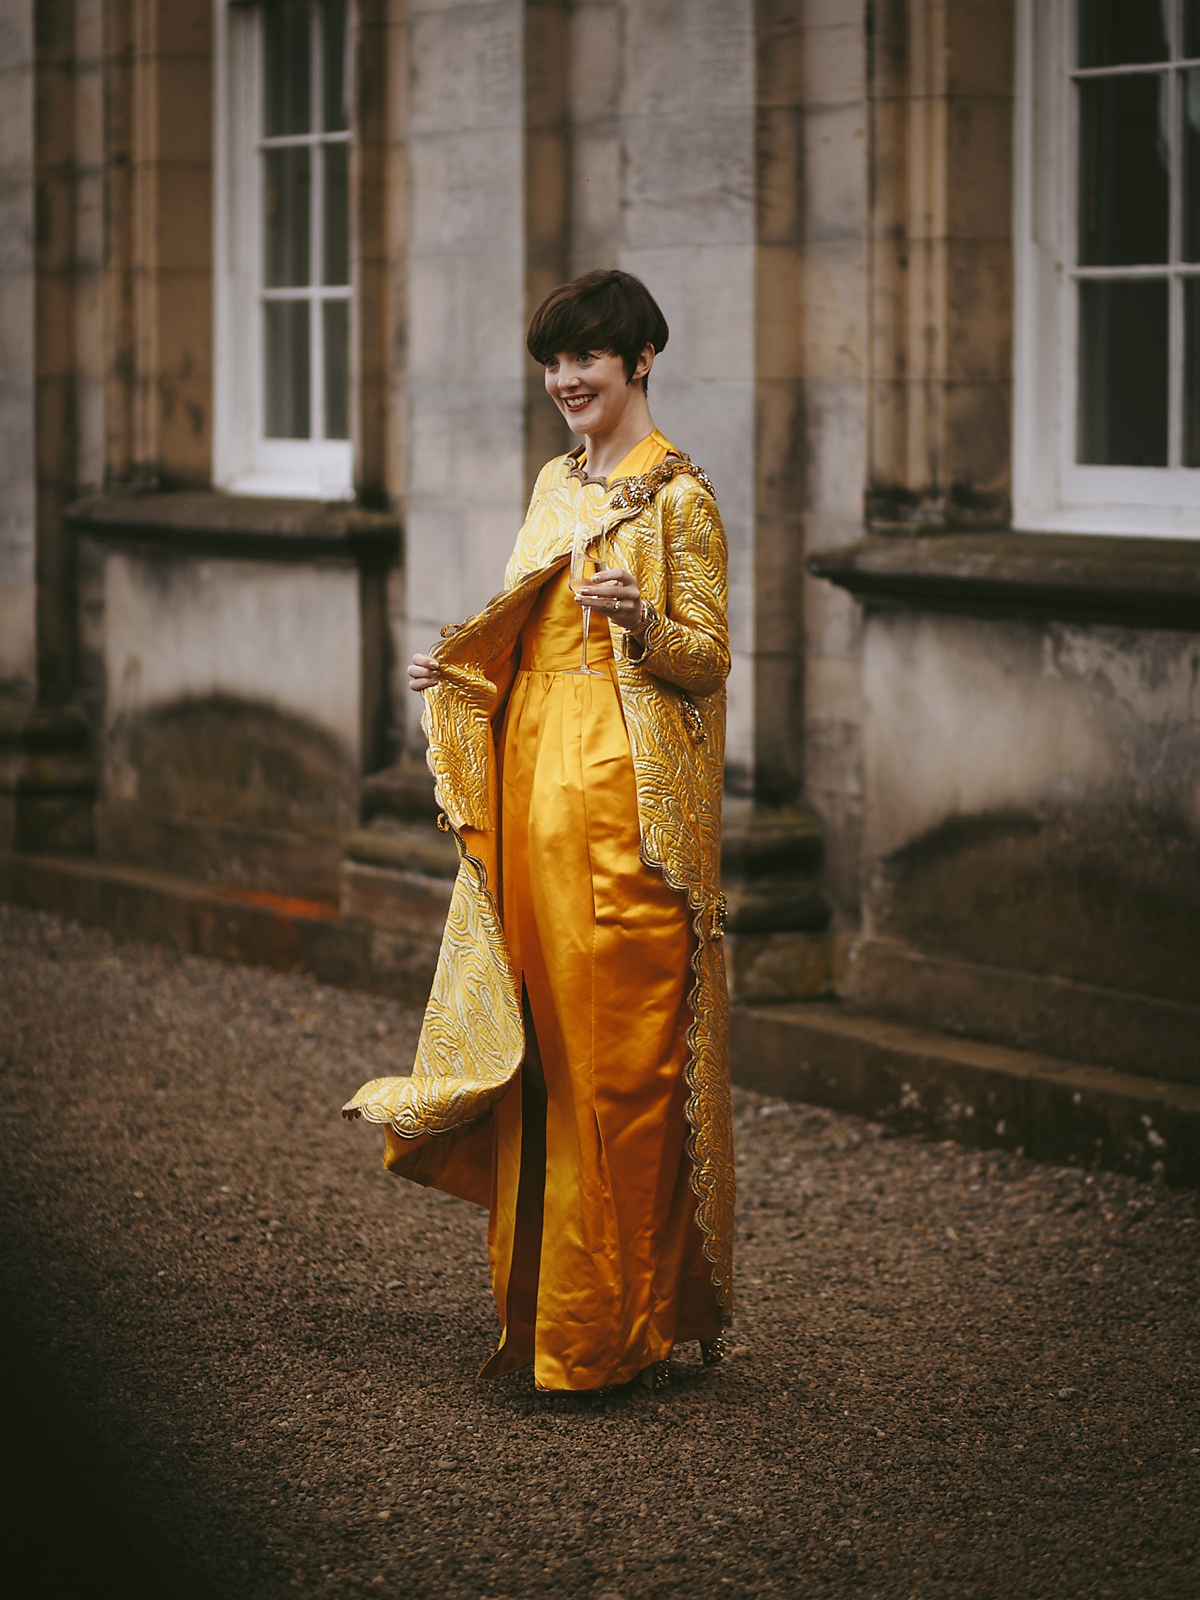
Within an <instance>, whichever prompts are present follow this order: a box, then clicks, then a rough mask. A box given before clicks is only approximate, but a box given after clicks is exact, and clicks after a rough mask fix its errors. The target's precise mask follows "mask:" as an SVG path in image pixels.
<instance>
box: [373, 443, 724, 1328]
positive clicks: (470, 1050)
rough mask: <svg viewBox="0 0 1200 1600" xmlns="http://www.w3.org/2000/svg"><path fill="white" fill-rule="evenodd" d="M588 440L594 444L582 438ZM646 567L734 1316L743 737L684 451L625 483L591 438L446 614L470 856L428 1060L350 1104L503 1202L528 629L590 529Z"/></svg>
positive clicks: (640, 727) (651, 792)
mask: <svg viewBox="0 0 1200 1600" xmlns="http://www.w3.org/2000/svg"><path fill="white" fill-rule="evenodd" d="M576 454H578V452H576ZM580 525H582V526H584V527H586V528H587V529H589V531H591V532H593V534H594V535H597V536H599V535H603V536H605V538H606V540H607V547H606V550H605V556H606V559H607V560H608V561H609V562H610V564H613V565H619V566H623V567H625V568H626V569H627V570H629V571H630V572H632V574H633V576H634V577H635V578H636V580H637V584H638V588H639V590H640V592H641V594H642V596H643V598H644V599H645V600H646V601H647V602H648V604H649V606H650V607H651V608H652V610H653V613H654V616H653V620H652V621H651V623H650V625H649V627H648V628H647V629H646V630H645V636H644V644H641V645H639V643H638V642H637V641H636V640H635V639H633V638H632V637H631V636H629V635H627V634H625V633H624V632H623V630H621V629H620V628H619V627H617V626H616V624H615V623H610V627H611V628H612V634H613V653H614V656H615V658H616V669H617V681H618V686H619V689H620V695H621V705H622V710H623V713H624V717H625V723H626V727H627V729H628V732H629V743H630V748H631V751H632V756H633V769H634V778H635V782H636V787H637V804H638V822H639V827H640V833H641V855H642V859H643V861H644V862H645V863H646V865H647V866H649V867H651V868H653V869H656V870H658V871H660V872H661V873H662V875H663V877H664V879H665V880H666V882H667V883H668V884H669V885H670V886H671V887H672V888H674V889H676V890H678V891H679V892H680V893H681V894H684V895H686V897H687V901H688V905H689V907H690V908H691V911H692V926H693V929H694V932H695V936H696V947H695V952H694V955H693V958H692V968H693V972H694V974H695V980H694V983H693V985H692V989H691V992H690V995H689V1001H690V1006H691V1010H692V1016H693V1020H692V1024H691V1028H690V1031H689V1034H688V1046H689V1056H688V1062H687V1066H686V1069H685V1070H686V1074H687V1082H688V1087H689V1090H690V1095H689V1098H688V1103H687V1119H688V1124H689V1140H688V1153H689V1156H690V1159H691V1164H692V1188H693V1191H694V1193H695V1196H696V1219H697V1222H698V1224H699V1227H700V1229H701V1232H702V1234H703V1236H704V1251H705V1256H706V1258H707V1259H708V1261H709V1262H710V1264H711V1267H712V1275H713V1282H714V1285H715V1287H716V1289H717V1291H718V1294H719V1297H720V1301H721V1305H722V1307H723V1310H724V1313H725V1315H726V1317H727V1318H728V1315H729V1313H730V1312H731V1310H732V1287H733V1272H732V1259H733V1210H734V1176H733V1140H732V1122H731V1115H730V1104H729V1067H728V1009H729V1006H728V995H727V990H726V982H725V966H724V959H723V952H722V949H721V945H720V940H721V935H722V921H723V917H724V909H725V903H724V898H723V896H722V894H721V890H720V870H721V783H722V769H723V761H724V742H725V679H726V676H727V674H728V671H729V645H728V631H727V626H726V616H725V613H726V595H727V577H726V552H725V533H724V529H723V527H722V525H721V518H720V514H719V512H718V510H717V506H716V501H715V499H714V497H713V493H712V486H711V484H710V483H709V481H708V478H707V477H706V476H705V474H704V473H703V472H701V471H700V469H699V468H697V467H695V466H694V465H693V464H692V463H691V462H690V461H688V460H687V459H686V458H683V457H678V456H675V457H669V458H668V459H667V460H666V461H664V462H663V463H662V465H661V466H658V467H655V468H653V469H651V470H650V471H649V472H647V473H644V474H642V475H640V476H638V477H632V478H625V479H622V480H619V481H618V482H617V483H616V484H615V485H614V486H613V487H612V488H609V487H608V486H607V485H606V484H605V483H604V482H603V481H601V480H589V479H588V478H587V477H586V476H585V474H584V472H583V471H582V469H581V468H580V466H579V465H578V462H577V460H576V459H575V455H570V456H565V457H559V458H556V459H555V460H553V461H551V462H549V463H548V464H547V466H546V467H544V468H543V470H542V472H541V474H540V476H539V478H538V481H537V485H536V487H535V489H534V493H533V498H532V500H531V501H530V506H529V514H528V516H527V517H526V520H525V524H524V527H523V528H522V530H521V533H520V535H519V537H518V539H517V544H516V548H515V550H514V551H513V555H512V558H511V559H510V561H509V564H508V569H507V571H506V573H505V586H504V589H503V591H502V592H501V593H500V594H498V595H497V596H496V597H495V598H494V599H493V600H491V601H489V603H488V604H487V605H486V606H485V607H484V609H483V610H482V611H481V612H480V613H479V614H478V615H477V616H475V617H471V618H469V619H468V620H467V621H466V622H464V623H462V624H461V625H459V626H458V627H452V628H446V629H443V639H442V641H441V643H440V644H439V645H437V646H436V647H435V649H434V652H433V653H434V655H435V657H436V659H437V662H438V666H439V668H440V677H439V681H438V683H437V684H436V685H435V686H434V687H433V688H432V689H429V690H427V691H426V694H425V715H424V718H423V724H422V725H423V727H424V729H425V732H426V734H427V736H428V739H429V756H428V759H429V765H430V767H431V769H432V771H433V775H434V779H435V781H436V786H437V797H438V804H439V805H440V806H441V808H442V810H443V812H444V813H445V818H446V825H447V826H448V827H450V828H451V829H452V831H453V832H454V835H455V838H456V840H457V842H458V847H459V854H460V864H459V871H458V877H457V879H456V882H455V886H454V892H453V896H452V899H451V904H450V910H449V914H448V917H447V921H446V930H445V934H444V936H443V940H442V948H441V954H440V957H439V961H438V967H437V973H436V976H435V978H434V983H433V989H432V992H431V994H430V998H429V1005H428V1008H427V1010H426V1014H425V1023H424V1027H423V1029H422V1032H421V1038H420V1043H419V1045H418V1047H417V1057H416V1061H415V1063H414V1066H413V1070H412V1075H411V1077H407V1078H378V1079H375V1080H373V1081H372V1082H371V1083H368V1084H366V1085H365V1086H364V1087H363V1088H362V1089H361V1090H360V1091H359V1092H358V1094H357V1095H355V1096H354V1098H353V1099H352V1100H351V1101H350V1102H349V1103H348V1104H347V1106H346V1107H345V1113H346V1115H347V1116H351V1117H354V1116H362V1117H365V1118H366V1119H367V1120H369V1121H371V1122H376V1123H381V1124H383V1125H384V1126H385V1129H386V1130H387V1131H388V1153H387V1155H386V1156H385V1161H386V1164H387V1165H388V1166H389V1167H390V1168H391V1169H392V1170H394V1171H397V1172H399V1173H400V1174H402V1175H403V1176H407V1177H411V1178H414V1179H415V1180H416V1181H418V1182H422V1183H427V1184H431V1185H433V1186H434V1187H440V1188H443V1189H446V1190H447V1191H449V1192H451V1193H455V1194H459V1195H462V1196H463V1197H465V1198H469V1199H474V1200H477V1201H479V1202H480V1203H482V1204H484V1205H487V1204H488V1203H489V1200H490V1198H491V1183H492V1171H491V1164H490V1159H489V1157H490V1149H491V1134H490V1122H491V1119H490V1116H489V1112H490V1111H491V1109H492V1107H493V1106H494V1105H495V1104H496V1102H497V1101H498V1100H499V1098H500V1097H501V1096H503V1095H504V1094H505V1093H506V1092H507V1091H508V1089H509V1087H510V1086H511V1084H512V1082H513V1079H514V1077H515V1075H516V1074H517V1073H518V1071H519V1070H520V1067H521V1063H522V1060H523V1059H524V1052H525V1039H524V1029H523V1024H522V1016H521V1001H520V996H519V995H518V994H517V992H516V987H515V983H514V979H513V975H512V970H511V966H510V963H509V958H508V951H507V948H506V945H505V938H504V930H503V926H502V923H501V917H500V910H499V905H498V900H497V897H496V894H495V892H494V885H495V884H496V879H497V864H498V860H499V842H498V829H499V820H500V819H499V792H498V791H499V785H498V775H497V738H498V735H499V731H500V725H501V722H502V718H503V708H504V702H505V699H506V696H507V692H508V688H509V686H510V685H511V682H512V677H513V673H514V671H515V664H516V663H515V652H516V647H517V643H518V640H519V636H520V633H521V629H522V627H523V625H524V623H525V621H526V618H527V617H528V615H529V613H530V610H531V609H532V606H533V603H534V601H535V599H536V596H537V594H538V591H539V590H540V589H541V587H542V585H543V584H544V583H545V582H546V581H547V579H548V578H549V577H551V576H552V575H554V574H555V573H557V572H559V571H561V569H562V567H563V566H564V564H565V563H566V562H567V560H568V559H569V556H570V549H571V544H572V541H573V539H574V536H575V532H576V529H577V527H579V526H580Z"/></svg>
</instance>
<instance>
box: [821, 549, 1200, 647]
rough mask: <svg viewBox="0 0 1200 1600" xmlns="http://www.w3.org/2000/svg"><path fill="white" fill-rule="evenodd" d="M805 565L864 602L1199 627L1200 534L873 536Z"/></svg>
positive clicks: (1135, 624)
mask: <svg viewBox="0 0 1200 1600" xmlns="http://www.w3.org/2000/svg"><path fill="white" fill-rule="evenodd" d="M806 565H807V567H808V570H809V572H811V573H812V574H813V575H814V576H815V577H818V578H826V579H828V581H829V582H830V583H836V584H838V585H839V586H840V587H841V588H843V589H848V590H849V591H850V593H851V594H853V595H854V596H855V598H856V599H858V600H860V601H862V602H863V603H864V604H866V605H876V606H904V607H909V608H912V609H915V610H938V611H957V612H965V613H973V614H977V615H990V616H1022V615H1024V616H1039V617H1055V618H1058V619H1060V620H1066V621H1071V620H1074V621H1080V622H1111V623H1117V624H1122V625H1125V626H1134V627H1150V628H1181V629H1186V630H1193V629H1200V539H1195V540H1194V539H1140V538H1115V537H1114V538H1110V537H1108V536H1102V535H1093V534H1055V533H988V534H932V535H931V534H922V535H917V536H915V537H908V538H905V537H901V536H889V537H878V536H876V537H870V536H869V537H867V538H865V539H862V540H860V541H859V542H858V543H857V544H852V545H847V546H844V547H842V548H841V549H834V550H821V551H819V552H818V553H816V554H815V555H812V556H810V557H809V559H808V561H807V563H806Z"/></svg>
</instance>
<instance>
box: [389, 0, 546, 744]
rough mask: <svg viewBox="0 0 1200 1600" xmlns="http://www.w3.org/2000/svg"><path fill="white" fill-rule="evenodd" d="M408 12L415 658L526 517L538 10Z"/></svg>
mask: <svg viewBox="0 0 1200 1600" xmlns="http://www.w3.org/2000/svg"><path fill="white" fill-rule="evenodd" d="M408 10H409V21H408V62H409V74H410V76H409V86H408V106H409V117H408V178H409V200H408V227H407V247H406V254H407V290H408V316H407V323H408V350H407V363H408V372H407V395H406V400H407V421H408V428H407V432H408V449H407V474H408V481H407V496H406V502H407V511H406V518H405V524H406V527H405V551H406V569H407V570H406V588H407V601H406V612H405V623H406V627H405V633H406V638H405V641H404V653H405V654H408V653H409V652H411V651H412V650H415V649H423V648H428V646H429V645H430V644H431V643H432V642H433V640H434V639H436V638H437V634H438V629H439V628H440V627H441V626H442V624H443V623H445V622H447V621H456V620H458V619H460V618H461V617H463V616H465V615H467V614H468V613H470V612H472V611H474V610H477V609H478V608H479V606H480V605H482V604H483V602H484V601H485V600H486V599H487V598H488V596H489V595H490V594H493V593H494V592H495V591H496V589H498V588H499V586H500V580H501V577H502V575H503V570H504V563H505V561H506V560H507V558H508V554H509V551H510V550H511V548H512V544H513V540H514V538H515V536H516V532H517V529H518V528H519V527H520V525H521V522H522V521H523V519H524V515H525V399H526V376H527V370H526V365H525V350H524V329H525V306H526V290H525V237H524V232H525V229H524V218H525V198H524V194H525V191H524V160H525V126H526V124H525V103H524V51H525V6H524V4H523V0H461V3H459V4H451V5H446V4H444V3H435V0H409V8H408ZM407 698H408V700H409V707H408V718H409V721H408V728H409V739H410V741H411V743H412V744H413V745H414V746H418V745H419V744H420V743H421V735H420V733H419V731H418V729H417V722H418V719H419V716H420V705H419V704H418V703H417V701H416V697H415V696H411V695H410V696H408V697H407Z"/></svg>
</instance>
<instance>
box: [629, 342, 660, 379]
mask: <svg viewBox="0 0 1200 1600" xmlns="http://www.w3.org/2000/svg"><path fill="white" fill-rule="evenodd" d="M653 365H654V346H653V345H652V344H648V345H647V346H646V348H645V349H644V350H643V351H642V353H641V355H640V356H639V357H638V358H637V366H636V367H634V369H633V372H632V373H631V374H630V377H629V381H630V383H636V382H637V381H638V379H639V378H648V377H649V376H650V368H651V367H652V366H653Z"/></svg>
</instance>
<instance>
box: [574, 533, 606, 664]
mask: <svg viewBox="0 0 1200 1600" xmlns="http://www.w3.org/2000/svg"><path fill="white" fill-rule="evenodd" d="M591 546H592V540H591V536H590V535H589V533H588V530H587V529H586V528H584V527H578V528H576V530H575V539H574V542H573V543H572V545H571V572H570V579H569V582H570V585H571V593H572V594H578V593H579V591H580V589H582V588H583V586H584V584H585V583H590V582H591V581H592V579H593V578H594V577H595V576H596V573H597V572H598V571H599V570H600V568H599V563H598V562H597V560H596V557H595V556H594V555H593V554H592V553H591ZM591 620H592V608H591V606H584V607H583V657H582V659H581V661H580V663H579V665H578V666H577V667H568V668H567V669H566V672H567V675H568V676H569V677H570V676H582V677H588V678H602V677H603V676H604V674H603V673H602V672H597V671H596V669H595V667H589V666H588V626H589V624H590V623H591Z"/></svg>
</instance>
